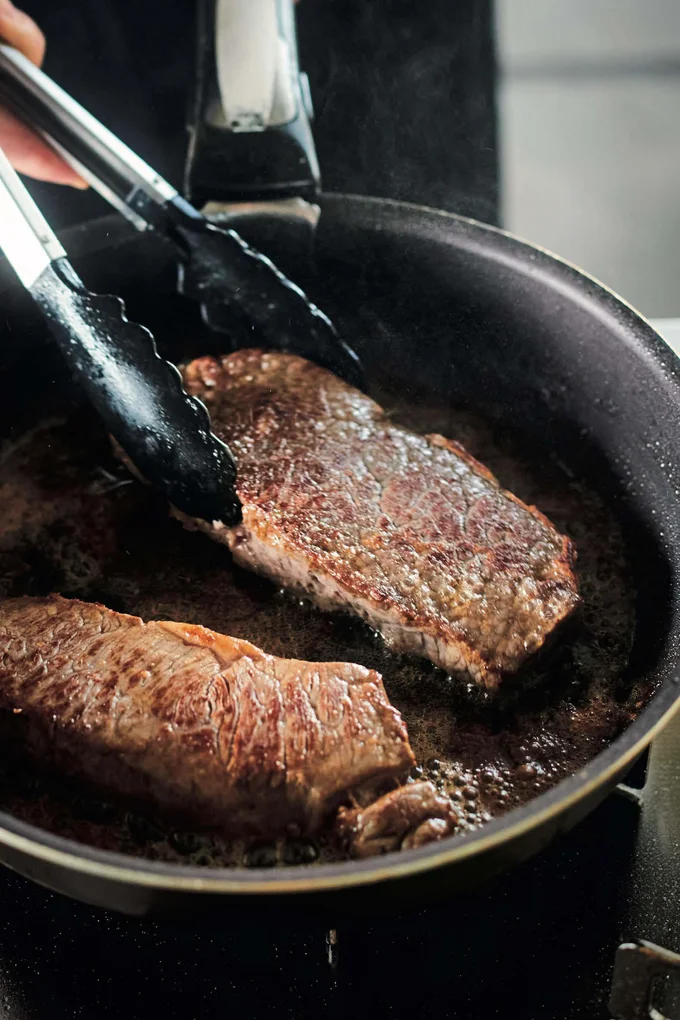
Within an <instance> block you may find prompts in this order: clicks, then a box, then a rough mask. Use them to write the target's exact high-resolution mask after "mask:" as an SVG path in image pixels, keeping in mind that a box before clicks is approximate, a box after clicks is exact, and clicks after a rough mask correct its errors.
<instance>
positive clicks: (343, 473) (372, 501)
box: [184, 350, 579, 687]
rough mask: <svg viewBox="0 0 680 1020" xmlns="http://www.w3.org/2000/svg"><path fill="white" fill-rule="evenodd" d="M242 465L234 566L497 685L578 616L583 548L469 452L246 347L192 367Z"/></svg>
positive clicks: (322, 375) (297, 366) (229, 531)
mask: <svg viewBox="0 0 680 1020" xmlns="http://www.w3.org/2000/svg"><path fill="white" fill-rule="evenodd" d="M184 380H185V385H186V387H187V389H188V391H189V392H190V393H192V394H196V395H197V396H199V397H200V398H201V399H202V400H204V401H205V403H206V404H207V405H208V407H209V409H210V413H211V417H212V423H213V429H214V431H215V432H216V434H217V435H218V436H219V437H220V438H222V439H224V440H225V441H226V442H227V443H228V444H229V446H230V447H231V449H232V451H233V453H234V456H235V458H236V461H237V467H238V478H237V491H238V495H239V497H240V499H241V502H242V504H243V522H242V524H240V525H238V526H237V527H234V528H225V527H224V526H222V525H220V524H218V523H215V524H214V526H212V527H211V526H209V525H207V524H205V522H201V521H196V522H194V524H195V526H197V527H201V528H203V529H204V530H207V531H208V533H209V534H211V535H212V537H213V538H216V539H218V540H220V541H223V542H227V543H228V544H229V546H230V548H231V549H232V552H233V554H234V558H235V559H236V561H237V562H238V563H240V564H241V565H243V566H245V567H249V568H250V569H252V570H256V571H258V572H260V573H263V574H266V575H268V576H269V577H271V578H273V579H274V580H276V581H277V582H279V583H281V584H283V585H285V586H288V587H292V588H296V589H299V590H302V591H304V592H307V593H308V594H309V595H311V596H312V598H313V599H314V600H315V601H316V602H317V603H318V604H319V605H320V606H322V607H323V608H328V609H333V608H336V609H337V608H341V607H344V608H346V609H350V610H351V611H352V612H354V613H357V614H358V615H359V616H362V617H363V618H364V619H366V620H367V621H368V622H369V623H370V624H371V626H373V627H375V628H376V629H377V630H379V631H380V632H381V633H382V635H383V637H384V638H385V640H386V641H387V642H388V643H389V644H390V645H391V646H392V647H393V648H395V649H397V650H401V651H405V652H412V653H415V654H417V655H422V656H424V657H426V658H429V659H431V660H432V662H434V663H436V664H437V665H438V666H441V667H443V668H444V669H447V670H451V671H463V670H466V671H467V672H468V673H469V674H470V676H471V677H472V678H473V679H474V680H475V681H477V682H478V683H479V684H481V685H483V686H485V687H495V686H497V685H498V683H499V681H500V678H501V676H502V674H504V673H508V672H513V671H515V670H517V668H518V667H519V666H520V665H521V664H522V662H523V661H524V660H525V659H526V658H527V657H528V656H530V655H531V654H532V653H533V652H535V651H536V650H537V649H538V648H540V647H541V645H542V644H543V642H544V641H545V639H546V638H547V637H548V635H549V634H550V633H551V632H552V631H553V630H554V628H555V627H556V626H557V625H558V624H559V623H560V622H561V621H563V620H564V619H565V618H566V617H568V616H569V615H570V613H571V612H572V611H573V610H574V608H575V607H576V605H577V604H578V601H579V598H578V594H577V583H576V578H575V576H574V573H573V570H572V565H573V558H574V557H573V550H572V546H571V543H570V541H569V539H567V538H565V537H564V536H562V535H560V534H558V533H557V531H556V530H555V528H554V527H553V526H552V525H551V523H550V521H548V520H547V519H546V518H545V517H544V516H543V515H542V514H540V513H539V512H538V511H537V510H536V509H535V508H534V507H529V506H526V505H525V504H524V503H522V502H520V500H519V499H517V498H516V497H515V496H513V495H511V494H510V493H508V492H504V491H503V489H501V488H500V486H499V484H498V482H497V481H496V479H495V478H494V477H493V475H492V474H490V472H489V471H487V469H486V468H485V467H484V466H483V465H482V464H480V463H478V462H477V461H476V460H474V458H473V457H471V456H470V455H469V454H468V453H466V451H465V450H464V449H463V448H462V447H461V446H459V445H458V444H457V443H455V442H452V441H450V440H448V439H444V438H443V437H442V436H439V435H428V436H420V435H416V434H415V433H413V432H410V431H408V430H407V429H404V428H400V427H399V426H398V425H393V424H392V423H391V422H390V421H389V419H388V418H387V417H386V416H385V414H384V412H383V410H382V409H381V408H380V407H379V406H378V405H377V404H375V403H374V402H373V401H372V400H370V399H369V398H368V397H366V396H364V395H363V394H362V393H360V392H359V391H358V390H355V389H352V387H350V386H348V385H347V384H346V383H344V382H342V381H341V380H340V379H338V378H336V377H335V376H333V375H331V374H330V373H329V372H327V371H325V370H324V369H321V368H318V367H317V366H315V365H313V364H311V363H310V362H308V361H305V360H304V359H302V358H298V357H295V356H293V355H289V354H266V353H263V352H262V351H257V350H250V351H237V352H236V353H234V354H231V355H229V356H227V357H223V358H217V359H216V358H211V357H205V358H199V359H198V360H196V361H193V362H191V363H190V364H189V365H188V366H187V367H186V368H185V369H184Z"/></svg>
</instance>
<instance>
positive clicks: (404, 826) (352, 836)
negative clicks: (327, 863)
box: [335, 781, 460, 857]
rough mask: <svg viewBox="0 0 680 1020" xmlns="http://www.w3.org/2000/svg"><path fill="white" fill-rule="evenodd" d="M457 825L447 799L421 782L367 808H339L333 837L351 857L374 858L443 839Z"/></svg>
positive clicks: (392, 792)
mask: <svg viewBox="0 0 680 1020" xmlns="http://www.w3.org/2000/svg"><path fill="white" fill-rule="evenodd" d="M459 825H460V818H459V816H458V813H457V811H456V809H455V808H454V806H453V804H452V802H451V800H450V799H449V798H448V797H447V796H446V795H445V794H443V793H439V792H438V791H437V789H436V787H435V786H434V784H433V783H430V782H427V781H424V782H420V783H409V784H408V785H406V786H400V787H399V788H398V789H397V790H392V791H391V792H390V793H386V794H385V795H384V796H383V797H380V798H379V799H378V800H376V801H374V802H373V803H372V804H369V806H368V807H364V808H347V807H341V808H340V810H339V811H338V816H337V819H336V823H335V835H336V838H337V839H338V841H339V843H340V844H341V846H342V847H343V849H344V850H346V851H349V852H350V853H351V855H352V856H353V857H374V856H375V855H376V854H384V853H387V852H388V851H390V850H398V849H402V850H409V849H412V848H413V847H417V846H424V845H425V844H426V843H432V842H434V841H435V840H439V839H443V838H444V836H448V835H450V834H451V833H453V832H455V830H456V829H457V828H458V826H459Z"/></svg>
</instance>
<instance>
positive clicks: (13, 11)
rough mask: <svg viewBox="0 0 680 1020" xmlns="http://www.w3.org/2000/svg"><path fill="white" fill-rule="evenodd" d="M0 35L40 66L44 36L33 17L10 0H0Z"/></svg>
mask: <svg viewBox="0 0 680 1020" xmlns="http://www.w3.org/2000/svg"><path fill="white" fill-rule="evenodd" d="M0 36H1V37H2V38H3V39H4V40H5V42H8V43H9V44H10V46H15V47H16V49H18V50H19V51H20V52H21V53H23V54H24V56H25V57H28V59H29V60H30V61H31V62H32V63H33V64H37V65H38V66H40V65H41V64H42V62H43V59H44V57H45V36H44V35H43V33H42V32H41V30H40V29H39V28H38V26H37V25H36V23H35V21H34V20H33V18H31V17H30V15H28V14H26V12H25V11H21V10H19V8H18V7H15V6H14V5H13V4H12V3H11V2H10V0H0Z"/></svg>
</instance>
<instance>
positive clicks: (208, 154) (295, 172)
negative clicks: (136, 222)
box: [185, 0, 320, 207]
mask: <svg viewBox="0 0 680 1020" xmlns="http://www.w3.org/2000/svg"><path fill="white" fill-rule="evenodd" d="M197 9H198V31H197V37H196V79H195V94H194V101H193V104H192V110H191V114H190V124H189V134H190V142H189V152H188V157H187V165H186V172H185V192H186V194H187V197H188V198H189V199H190V200H191V201H192V203H193V204H194V205H197V206H199V207H201V206H203V205H205V204H206V203H207V202H209V201H213V202H223V203H232V202H257V201H261V200H273V199H289V198H305V199H309V200H313V199H314V198H316V196H317V194H318V192H319V188H320V180H319V164H318V160H317V157H316V149H315V147H314V139H313V136H312V131H311V124H310V120H311V113H312V111H311V101H310V98H309V85H308V82H307V78H306V75H303V74H302V73H301V72H300V68H299V65H298V53H297V39H296V32H295V12H294V5H293V2H292V0H248V2H247V3H244V2H243V0H198V3H197Z"/></svg>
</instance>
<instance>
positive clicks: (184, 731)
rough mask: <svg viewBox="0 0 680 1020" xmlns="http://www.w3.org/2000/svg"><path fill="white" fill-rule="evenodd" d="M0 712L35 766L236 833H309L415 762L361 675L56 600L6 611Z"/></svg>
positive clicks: (0, 632)
mask: <svg viewBox="0 0 680 1020" xmlns="http://www.w3.org/2000/svg"><path fill="white" fill-rule="evenodd" d="M0 709H2V710H3V711H4V714H5V722H6V723H8V724H9V730H10V731H11V732H14V733H15V735H18V737H19V739H20V741H21V742H22V744H23V746H24V747H25V749H26V750H28V751H29V752H30V753H31V754H32V755H33V756H34V757H36V758H38V759H39V760H43V761H44V760H47V761H48V762H51V763H52V764H54V765H55V766H56V767H57V768H59V769H60V770H62V771H63V772H64V773H66V774H67V775H70V776H75V777H80V778H82V779H85V780H87V781H88V782H90V783H93V784H96V785H97V786H98V787H99V788H101V789H102V790H104V791H107V792H113V793H115V794H117V795H120V796H123V797H124V798H127V799H128V800H131V801H135V802H139V803H142V804H146V805H151V806H153V807H154V808H157V809H159V810H160V811H161V813H164V814H167V815H168V816H171V817H175V818H180V819H182V820H183V821H186V822H190V823H191V824H197V825H199V826H201V827H204V828H209V829H215V830H219V831H220V832H222V833H224V834H225V835H230V836H264V837H271V836H277V835H283V834H284V833H295V834H298V833H302V834H311V833H313V832H315V831H317V830H318V829H319V828H320V826H321V825H322V823H323V822H324V820H325V818H326V816H327V815H328V814H329V812H331V811H332V810H334V808H335V807H336V806H337V804H338V803H339V802H340V801H341V800H342V799H343V798H345V797H346V795H347V793H348V791H352V790H362V791H366V790H373V789H377V787H378V786H379V785H380V784H382V783H383V782H384V781H385V780H391V779H394V778H395V777H399V776H402V775H403V774H404V773H405V772H407V771H408V769H409V767H410V766H411V765H412V764H413V762H414V758H413V753H412V751H411V748H410V746H409V742H408V736H407V732H406V726H405V725H404V722H403V721H402V719H401V716H400V715H399V713H398V712H397V711H396V710H395V709H394V708H392V707H391V706H390V704H389V701H388V699H387V695H386V694H385V690H384V688H383V684H382V680H381V678H380V676H379V675H378V674H377V673H375V672H372V671H371V670H368V669H365V668H364V667H363V666H354V665H350V664H349V663H330V662H324V663H310V662H299V661H296V660H293V659H278V658H275V657H274V656H271V655H266V654H265V653H264V652H262V651H260V650H259V649H258V648H255V647H254V646H253V645H251V644H249V643H248V642H246V641H239V640H236V639H234V638H230V637H225V636H224V635H222V634H216V633H215V632H213V631H210V630H206V629H205V628H204V627H199V626H194V625H190V624H182V623H167V622H162V623H144V622H143V621H142V620H140V619H139V618H138V617H136V616H126V615H123V614H121V613H115V612H112V611H111V610H109V609H106V608H105V607H104V606H101V605H96V604H90V603H86V602H79V601H77V600H68V599H63V598H60V597H58V596H50V597H49V598H18V599H8V600H5V601H3V602H0Z"/></svg>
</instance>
